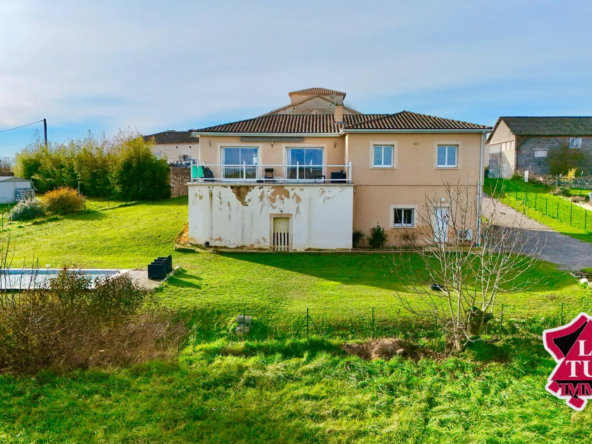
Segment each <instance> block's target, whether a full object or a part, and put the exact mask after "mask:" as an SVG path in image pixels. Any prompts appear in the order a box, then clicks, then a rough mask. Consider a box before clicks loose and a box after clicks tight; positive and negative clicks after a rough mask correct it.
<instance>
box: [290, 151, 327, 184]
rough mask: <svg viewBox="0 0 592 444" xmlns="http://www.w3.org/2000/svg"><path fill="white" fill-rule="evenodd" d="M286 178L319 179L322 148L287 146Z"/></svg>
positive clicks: (321, 169)
mask: <svg viewBox="0 0 592 444" xmlns="http://www.w3.org/2000/svg"><path fill="white" fill-rule="evenodd" d="M287 159H288V165H289V166H288V179H321V178H322V175H323V149H322V148H288V153H287Z"/></svg>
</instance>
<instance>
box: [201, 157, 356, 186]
mask: <svg viewBox="0 0 592 444" xmlns="http://www.w3.org/2000/svg"><path fill="white" fill-rule="evenodd" d="M351 171H352V165H351V162H349V164H347V165H311V164H309V165H304V164H302V165H301V164H299V163H296V165H252V164H251V165H248V164H247V163H246V162H245V163H243V164H242V165H220V164H218V165H216V164H207V165H206V164H205V163H204V164H199V165H197V164H196V165H192V167H191V182H204V183H211V182H213V183H220V182H222V183H226V182H228V183H233V182H239V183H266V184H292V183H302V184H306V183H311V184H315V183H322V184H336V185H337V184H345V183H347V184H351V183H352V180H351V177H352V176H351Z"/></svg>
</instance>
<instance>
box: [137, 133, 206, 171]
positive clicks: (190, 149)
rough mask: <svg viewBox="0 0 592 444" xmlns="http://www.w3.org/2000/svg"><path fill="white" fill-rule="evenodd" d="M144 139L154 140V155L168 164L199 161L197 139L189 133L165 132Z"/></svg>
mask: <svg viewBox="0 0 592 444" xmlns="http://www.w3.org/2000/svg"><path fill="white" fill-rule="evenodd" d="M144 139H145V140H154V143H155V145H154V148H153V152H154V154H156V156H157V157H158V158H159V159H165V160H166V161H167V162H169V163H182V162H192V161H197V160H199V137H196V136H194V135H192V134H191V131H174V130H167V131H163V132H161V133H156V134H150V135H148V136H144Z"/></svg>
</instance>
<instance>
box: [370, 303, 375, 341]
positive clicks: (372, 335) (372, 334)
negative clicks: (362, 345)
mask: <svg viewBox="0 0 592 444" xmlns="http://www.w3.org/2000/svg"><path fill="white" fill-rule="evenodd" d="M370 337H371V338H372V339H374V307H372V333H371V335H370Z"/></svg>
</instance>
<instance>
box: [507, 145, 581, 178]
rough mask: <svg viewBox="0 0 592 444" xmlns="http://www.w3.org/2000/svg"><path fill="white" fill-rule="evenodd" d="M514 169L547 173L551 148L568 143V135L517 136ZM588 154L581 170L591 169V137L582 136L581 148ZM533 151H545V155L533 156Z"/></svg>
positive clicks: (554, 148)
mask: <svg viewBox="0 0 592 444" xmlns="http://www.w3.org/2000/svg"><path fill="white" fill-rule="evenodd" d="M516 139H517V140H516V147H517V149H518V152H517V155H516V170H518V171H526V170H528V171H530V172H531V173H533V174H543V175H546V174H549V170H550V166H549V156H550V155H551V152H552V151H553V150H556V149H558V148H560V147H561V145H562V144H567V143H569V137H517V138H516ZM574 149H580V150H582V151H584V152H585V153H587V154H588V156H589V157H590V162H588V164H587V165H582V166H581V168H582V169H583V170H590V169H592V137H582V148H574ZM535 151H546V152H547V157H535Z"/></svg>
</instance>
